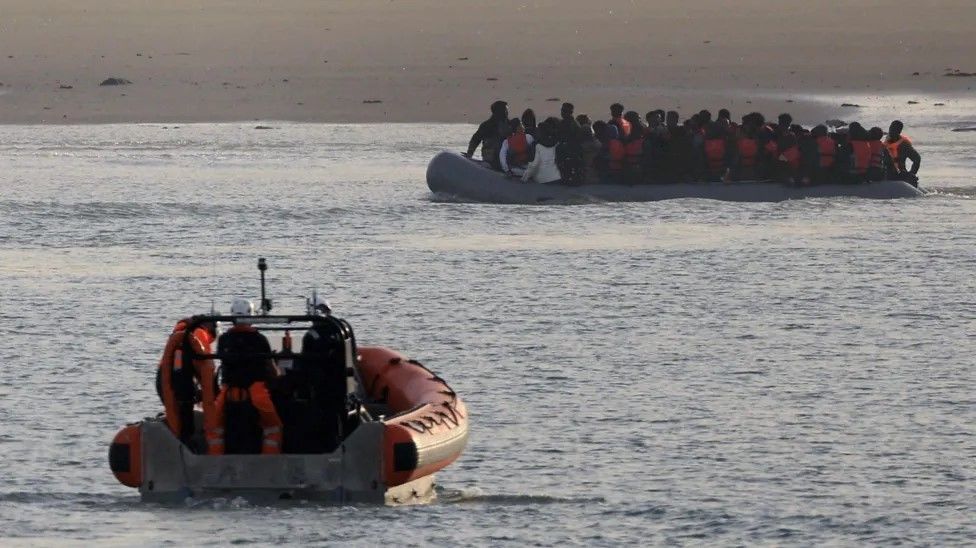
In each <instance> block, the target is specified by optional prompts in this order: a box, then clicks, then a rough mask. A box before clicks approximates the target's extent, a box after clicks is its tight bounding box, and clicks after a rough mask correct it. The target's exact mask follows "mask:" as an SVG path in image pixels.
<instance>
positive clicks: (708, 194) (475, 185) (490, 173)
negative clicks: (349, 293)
mask: <svg viewBox="0 0 976 548" xmlns="http://www.w3.org/2000/svg"><path fill="white" fill-rule="evenodd" d="M427 186H428V187H429V188H430V190H431V191H432V192H434V193H435V194H440V195H444V196H450V197H453V198H457V199H461V200H470V201H475V202H486V203H495V204H548V203H570V204H571V203H586V202H652V201H657V200H673V199H676V198H704V199H710V200H725V201H732V202H781V201H783V200H798V199H803V198H835V197H845V196H849V197H855V198H871V199H880V200H888V199H893V198H914V197H917V196H921V195H922V191H920V190H919V189H918V188H916V187H913V186H912V185H910V184H908V183H906V182H904V181H877V182H873V183H862V184H818V185H811V186H793V185H787V184H782V183H777V182H759V181H743V182H735V183H671V184H653V185H635V186H630V185H618V184H605V185H604V184H601V185H584V186H564V185H543V184H537V183H523V182H521V180H519V179H514V178H511V177H507V176H505V175H504V174H502V173H500V172H497V171H494V170H491V169H489V168H487V167H484V165H483V164H482V163H481V162H477V161H473V160H470V159H468V158H465V157H464V156H462V155H460V154H457V153H455V152H449V151H444V152H441V153H439V154H438V155H437V156H434V158H433V159H432V160H431V161H430V164H428V165H427Z"/></svg>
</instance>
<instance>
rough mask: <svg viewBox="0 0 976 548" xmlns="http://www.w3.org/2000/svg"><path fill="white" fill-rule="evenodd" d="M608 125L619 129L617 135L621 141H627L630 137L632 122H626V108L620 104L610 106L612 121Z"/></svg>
mask: <svg viewBox="0 0 976 548" xmlns="http://www.w3.org/2000/svg"><path fill="white" fill-rule="evenodd" d="M607 123H608V124H610V125H613V126H616V127H617V135H618V137H619V138H620V139H621V140H624V141H625V140H627V138H629V137H630V131H631V127H630V122H628V121H627V120H624V106H623V105H621V104H620V103H614V104H612V105H610V120H609V121H607Z"/></svg>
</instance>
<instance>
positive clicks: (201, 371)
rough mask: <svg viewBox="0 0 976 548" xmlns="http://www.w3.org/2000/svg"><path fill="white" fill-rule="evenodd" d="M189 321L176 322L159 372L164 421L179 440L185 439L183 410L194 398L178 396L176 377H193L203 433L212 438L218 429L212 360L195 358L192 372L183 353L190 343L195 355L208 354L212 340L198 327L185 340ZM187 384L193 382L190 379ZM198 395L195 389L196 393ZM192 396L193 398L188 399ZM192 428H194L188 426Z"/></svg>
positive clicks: (160, 363)
mask: <svg viewBox="0 0 976 548" xmlns="http://www.w3.org/2000/svg"><path fill="white" fill-rule="evenodd" d="M188 323H189V322H188V321H187V320H180V321H179V322H177V324H176V327H175V328H174V329H173V333H172V334H171V335H170V336H169V339H168V340H167V341H166V347H165V349H164V350H163V356H162V358H160V360H159V373H160V383H159V384H160V387H159V388H160V395H161V396H162V399H163V409H164V410H165V421H166V425H167V426H168V427H169V429H170V431H172V432H173V434H174V435H175V436H176V437H178V438H183V437H184V436H183V435H182V434H183V428H184V424H183V415H182V413H181V407H183V406H187V405H189V406H192V405H193V401H192V396H190V395H188V394H183V395H182V396H181V395H178V394H177V390H176V387H175V386H174V381H175V380H176V378H177V376H180V375H187V374H190V375H192V378H193V379H194V380H195V382H196V383H198V384H199V387H200V398H201V405H202V407H203V428H204V434H205V435H210V434H212V433H213V431H214V430H215V429H216V415H217V414H216V408H215V402H214V396H215V394H216V390H215V387H214V382H215V369H214V364H213V360H210V359H195V360H193V361H192V364H189V365H190V367H192V370H187V369H184V368H185V367H186V366H187V365H188V364H186V363H185V362H184V359H183V354H184V349H185V345H186V344H187V342H188V343H189V345H190V348H191V349H192V351H193V353H194V354H201V355H202V354H209V353H210V345H211V344H212V343H213V338H212V337H211V336H210V333H209V332H208V331H207V330H206V329H203V328H197V329H194V330H193V334H192V336H191V337H190V340H189V341H186V327H187V325H188ZM186 382H190V381H189V380H187V381H186ZM194 392H195V390H194ZM187 397H189V398H191V399H189V400H187V399H186V398H187ZM186 426H187V427H190V428H192V425H186Z"/></svg>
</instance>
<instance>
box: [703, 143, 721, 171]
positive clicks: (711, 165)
mask: <svg viewBox="0 0 976 548" xmlns="http://www.w3.org/2000/svg"><path fill="white" fill-rule="evenodd" d="M705 163H706V164H707V165H708V171H709V173H712V174H720V173H722V171H723V170H724V169H725V139H705Z"/></svg>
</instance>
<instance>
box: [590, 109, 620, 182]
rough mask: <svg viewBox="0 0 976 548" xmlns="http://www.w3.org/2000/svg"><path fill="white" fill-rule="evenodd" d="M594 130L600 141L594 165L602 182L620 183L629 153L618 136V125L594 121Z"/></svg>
mask: <svg viewBox="0 0 976 548" xmlns="http://www.w3.org/2000/svg"><path fill="white" fill-rule="evenodd" d="M593 132H594V134H595V135H596V138H597V140H598V141H599V142H600V152H599V153H598V154H597V156H596V158H594V160H593V167H594V168H596V171H597V173H598V174H599V177H600V181H601V182H602V183H606V184H619V183H620V182H622V181H621V179H622V175H623V169H624V161H625V159H626V156H627V153H626V150H625V149H624V144H623V142H622V141H621V140H620V138H619V136H618V133H617V126H615V125H613V124H608V123H606V122H604V121H602V120H598V121H596V122H594V123H593Z"/></svg>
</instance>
